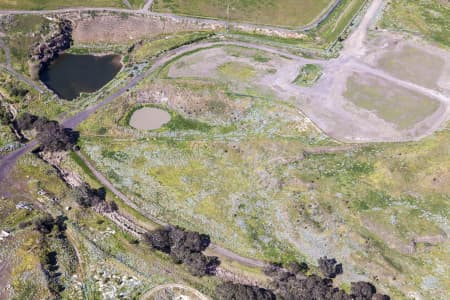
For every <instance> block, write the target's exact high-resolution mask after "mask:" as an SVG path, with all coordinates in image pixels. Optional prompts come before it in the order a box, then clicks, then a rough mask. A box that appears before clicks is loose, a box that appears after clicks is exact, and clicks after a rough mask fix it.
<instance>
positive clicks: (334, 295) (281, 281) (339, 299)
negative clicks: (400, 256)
mask: <svg viewBox="0 0 450 300" xmlns="http://www.w3.org/2000/svg"><path fill="white" fill-rule="evenodd" d="M320 262H322V265H324V266H326V267H327V270H326V271H330V270H332V271H333V272H335V271H336V270H334V269H335V267H336V260H335V259H327V258H326V257H325V258H321V259H320V260H319V264H320ZM305 265H306V264H305ZM338 269H339V267H338ZM340 269H342V268H340ZM306 270H308V268H307V266H306V267H305V266H304V265H303V264H297V263H290V264H289V265H288V266H287V268H283V267H282V266H281V265H278V264H271V265H269V266H268V267H266V268H265V270H264V272H265V274H266V275H268V276H269V277H271V278H272V285H273V286H274V290H276V291H277V295H278V296H280V297H281V298H282V299H289V300H389V299H390V298H389V296H386V295H381V294H377V293H376V289H375V287H374V286H373V285H372V284H370V283H368V282H356V283H352V284H351V291H352V293H351V294H347V293H346V292H345V291H343V290H341V289H339V288H336V287H333V280H332V279H331V278H329V277H326V278H323V277H320V276H318V275H314V274H313V275H309V276H307V275H305V271H306ZM328 274H329V273H328Z"/></svg>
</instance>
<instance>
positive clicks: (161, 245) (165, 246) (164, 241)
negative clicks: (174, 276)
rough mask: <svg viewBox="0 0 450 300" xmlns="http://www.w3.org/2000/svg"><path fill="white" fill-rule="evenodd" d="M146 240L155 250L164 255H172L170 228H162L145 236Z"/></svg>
mask: <svg viewBox="0 0 450 300" xmlns="http://www.w3.org/2000/svg"><path fill="white" fill-rule="evenodd" d="M144 240H145V242H147V243H148V244H149V245H150V246H151V247H152V248H153V249H156V250H159V251H161V252H164V253H170V238H169V230H168V228H161V229H157V230H153V231H149V232H146V233H145V234H144Z"/></svg>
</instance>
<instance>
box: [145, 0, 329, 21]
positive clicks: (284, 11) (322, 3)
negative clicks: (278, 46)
mask: <svg viewBox="0 0 450 300" xmlns="http://www.w3.org/2000/svg"><path fill="white" fill-rule="evenodd" d="M330 2H331V1H330V0H301V1H298V0H278V1H275V0H262V1H261V0H259V1H257V0H226V1H210V0H194V1H183V0H156V1H155V2H154V4H153V10H154V11H158V12H171V13H176V14H183V15H191V16H200V17H210V18H218V19H225V20H232V21H242V22H250V23H257V24H267V25H275V26H277V25H278V26H289V27H296V26H302V25H307V24H309V23H311V22H312V21H313V20H315V19H316V18H318V17H319V16H320V14H321V13H322V12H323V11H324V10H325V9H326V8H327V7H328V5H329V4H330Z"/></svg>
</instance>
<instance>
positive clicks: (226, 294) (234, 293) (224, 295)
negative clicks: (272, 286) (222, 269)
mask: <svg viewBox="0 0 450 300" xmlns="http://www.w3.org/2000/svg"><path fill="white" fill-rule="evenodd" d="M216 292H217V295H218V297H219V299H221V300H275V299H276V297H275V295H274V293H273V292H272V291H270V290H266V289H263V288H260V287H257V286H250V285H243V284H234V283H231V282H226V283H223V284H221V285H219V286H217V288H216Z"/></svg>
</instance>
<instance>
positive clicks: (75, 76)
mask: <svg viewBox="0 0 450 300" xmlns="http://www.w3.org/2000/svg"><path fill="white" fill-rule="evenodd" d="M120 59H121V57H120V56H119V55H104V56H95V55H74V54H62V55H61V56H59V57H58V58H57V59H56V60H55V61H54V62H53V63H52V64H51V65H50V66H48V68H46V69H45V70H44V71H43V72H41V74H40V79H41V81H42V82H43V83H44V84H45V85H46V86H47V87H48V88H49V89H51V90H52V91H54V92H55V93H56V94H58V96H59V97H61V98H63V99H67V100H72V99H75V98H77V97H78V96H79V95H80V93H92V92H95V91H97V90H99V89H100V88H102V87H103V86H104V85H105V84H107V83H108V82H109V81H110V80H111V79H113V78H114V76H116V74H117V73H118V72H119V71H120V69H121V68H122V64H121V62H120Z"/></svg>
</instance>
